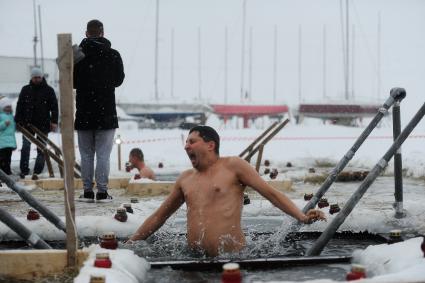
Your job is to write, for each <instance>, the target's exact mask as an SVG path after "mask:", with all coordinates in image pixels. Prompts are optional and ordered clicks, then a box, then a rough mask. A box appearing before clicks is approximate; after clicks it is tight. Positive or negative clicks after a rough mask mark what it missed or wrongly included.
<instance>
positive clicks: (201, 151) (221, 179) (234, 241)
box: [128, 126, 325, 256]
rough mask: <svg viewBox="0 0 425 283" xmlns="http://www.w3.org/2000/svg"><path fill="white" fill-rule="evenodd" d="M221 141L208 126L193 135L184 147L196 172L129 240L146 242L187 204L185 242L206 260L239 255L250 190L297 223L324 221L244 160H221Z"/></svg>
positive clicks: (183, 177) (185, 175) (184, 175)
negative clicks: (245, 196)
mask: <svg viewBox="0 0 425 283" xmlns="http://www.w3.org/2000/svg"><path fill="white" fill-rule="evenodd" d="M219 147H220V137H219V135H218V134H217V132H216V131H215V130H214V129H213V128H211V127H208V126H196V127H194V128H192V129H191V130H190V131H189V136H188V137H187V140H186V145H185V147H184V149H185V151H186V153H187V155H188V157H189V159H190V161H191V163H192V166H193V168H192V169H189V170H187V171H184V172H183V173H182V174H181V175H180V176H179V177H178V179H177V180H176V183H175V184H174V188H173V190H172V191H171V193H170V194H169V195H168V197H167V198H166V199H165V200H164V202H163V203H162V204H161V206H160V207H159V208H158V209H157V210H156V211H155V212H154V213H153V214H152V215H150V216H149V217H148V218H147V219H146V220H145V222H144V223H143V224H142V225H141V226H140V227H139V228H138V229H137V231H136V232H135V233H134V234H133V235H132V236H131V237H130V238H129V240H128V242H129V243H131V242H133V241H137V240H145V239H147V238H148V237H149V236H150V235H152V234H153V233H154V232H155V231H157V230H158V229H159V228H160V227H161V226H162V225H163V224H164V223H165V221H166V220H167V219H168V218H169V217H170V216H171V215H172V214H173V213H174V212H176V211H177V209H179V207H180V206H181V205H182V204H183V203H185V202H186V206H187V241H188V245H189V247H190V248H191V249H193V250H195V251H202V252H205V253H206V254H207V255H208V256H217V255H218V254H219V253H222V252H224V253H228V252H238V251H240V250H241V249H243V248H244V246H245V236H244V234H243V232H242V228H241V216H242V207H243V193H244V188H245V187H246V186H249V187H252V188H253V189H255V190H256V191H257V192H258V193H259V194H261V195H262V196H263V197H265V198H266V199H268V200H269V201H270V202H271V203H272V204H273V205H274V206H276V207H277V208H279V209H280V210H282V211H283V212H285V213H287V214H289V215H290V216H292V217H294V218H295V219H297V220H298V221H300V222H302V223H305V224H310V223H312V222H314V221H317V220H324V219H325V216H324V213H323V212H321V211H320V210H314V209H311V210H309V211H308V212H307V213H306V214H304V213H303V212H302V211H301V210H300V209H299V208H298V207H297V206H296V205H295V204H294V203H293V202H292V201H291V200H290V199H289V198H288V197H286V196H285V195H284V194H283V193H281V192H279V191H277V190H276V189H274V188H273V187H271V186H270V185H269V184H268V183H266V182H265V181H264V180H263V179H262V178H261V177H260V176H259V175H258V173H257V171H255V169H254V168H253V167H252V166H251V165H250V164H249V163H248V162H247V161H245V160H243V159H241V158H239V157H220V156H219Z"/></svg>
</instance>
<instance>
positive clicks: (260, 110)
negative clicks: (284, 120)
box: [210, 104, 289, 128]
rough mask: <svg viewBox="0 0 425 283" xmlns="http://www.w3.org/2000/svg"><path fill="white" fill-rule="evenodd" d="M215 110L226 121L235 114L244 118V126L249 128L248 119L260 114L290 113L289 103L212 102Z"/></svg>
mask: <svg viewBox="0 0 425 283" xmlns="http://www.w3.org/2000/svg"><path fill="white" fill-rule="evenodd" d="M210 106H211V108H212V109H213V112H214V113H215V114H217V115H219V116H220V117H221V118H223V119H224V121H225V122H226V121H227V119H229V118H230V117H233V116H238V117H242V118H243V127H244V128H248V120H249V119H254V118H257V117H260V116H277V115H283V114H285V113H288V111H289V108H288V106H287V105H250V104H211V105H210Z"/></svg>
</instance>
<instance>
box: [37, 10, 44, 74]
mask: <svg viewBox="0 0 425 283" xmlns="http://www.w3.org/2000/svg"><path fill="white" fill-rule="evenodd" d="M38 25H39V29H40V52H41V54H40V55H41V71H42V72H43V74H44V51H43V29H42V27H41V6H40V5H38Z"/></svg>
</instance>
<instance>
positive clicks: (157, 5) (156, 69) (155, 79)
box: [154, 0, 159, 101]
mask: <svg viewBox="0 0 425 283" xmlns="http://www.w3.org/2000/svg"><path fill="white" fill-rule="evenodd" d="M158 32H159V0H156V16H155V62H154V64H155V66H154V68H155V74H154V75H155V77H154V87H155V100H156V101H158V98H159V95H158Z"/></svg>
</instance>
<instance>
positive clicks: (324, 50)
mask: <svg viewBox="0 0 425 283" xmlns="http://www.w3.org/2000/svg"><path fill="white" fill-rule="evenodd" d="M322 52H323V62H322V65H323V66H322V67H323V82H322V84H323V99H326V25H323V50H322Z"/></svg>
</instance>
